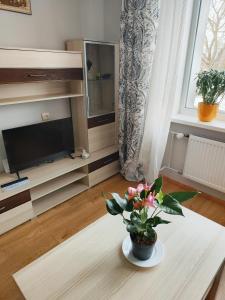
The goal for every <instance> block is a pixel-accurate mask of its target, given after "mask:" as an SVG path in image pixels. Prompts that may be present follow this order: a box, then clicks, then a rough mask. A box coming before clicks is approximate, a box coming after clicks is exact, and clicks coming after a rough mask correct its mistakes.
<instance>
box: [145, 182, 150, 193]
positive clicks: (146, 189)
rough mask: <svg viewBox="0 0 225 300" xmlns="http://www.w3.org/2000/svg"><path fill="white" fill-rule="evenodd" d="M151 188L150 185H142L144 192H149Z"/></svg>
mask: <svg viewBox="0 0 225 300" xmlns="http://www.w3.org/2000/svg"><path fill="white" fill-rule="evenodd" d="M151 187H152V184H150V185H148V184H147V183H145V184H144V190H145V191H150V190H151Z"/></svg>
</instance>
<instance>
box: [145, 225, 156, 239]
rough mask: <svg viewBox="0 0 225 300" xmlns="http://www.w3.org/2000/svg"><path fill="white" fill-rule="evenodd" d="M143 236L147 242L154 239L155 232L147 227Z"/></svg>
mask: <svg viewBox="0 0 225 300" xmlns="http://www.w3.org/2000/svg"><path fill="white" fill-rule="evenodd" d="M144 236H146V237H147V238H148V239H149V240H152V239H155V230H154V229H153V228H152V227H151V226H150V225H149V226H147V227H146V231H145V232H144Z"/></svg>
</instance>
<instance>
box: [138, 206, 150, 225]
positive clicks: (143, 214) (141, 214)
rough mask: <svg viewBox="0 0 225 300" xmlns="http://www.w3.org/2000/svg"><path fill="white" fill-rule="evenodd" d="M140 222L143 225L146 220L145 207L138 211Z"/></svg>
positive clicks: (146, 212) (146, 211) (146, 210)
mask: <svg viewBox="0 0 225 300" xmlns="http://www.w3.org/2000/svg"><path fill="white" fill-rule="evenodd" d="M140 218H141V222H142V223H145V222H146V221H147V219H148V209H147V208H146V207H145V208H143V209H142V210H141V211H140Z"/></svg>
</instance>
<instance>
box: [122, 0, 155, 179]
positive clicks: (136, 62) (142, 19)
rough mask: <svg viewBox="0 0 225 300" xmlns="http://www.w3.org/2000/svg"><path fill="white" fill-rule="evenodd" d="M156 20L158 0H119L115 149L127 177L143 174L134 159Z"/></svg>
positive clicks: (137, 155)
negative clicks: (118, 88) (117, 107)
mask: <svg viewBox="0 0 225 300" xmlns="http://www.w3.org/2000/svg"><path fill="white" fill-rule="evenodd" d="M158 20H159V0H122V11H121V25H120V30H121V41H120V91H119V93H120V101H119V113H120V130H119V150H120V162H121V169H122V171H121V173H122V174H123V175H124V176H125V178H126V179H128V180H141V179H142V178H143V171H142V166H141V165H140V164H139V163H138V159H139V153H140V148H141V143H142V138H143V132H144V122H145V104H146V100H147V99H148V97H149V91H150V75H151V69H152V63H153V56H154V50H155V44H156V32H157V27H158Z"/></svg>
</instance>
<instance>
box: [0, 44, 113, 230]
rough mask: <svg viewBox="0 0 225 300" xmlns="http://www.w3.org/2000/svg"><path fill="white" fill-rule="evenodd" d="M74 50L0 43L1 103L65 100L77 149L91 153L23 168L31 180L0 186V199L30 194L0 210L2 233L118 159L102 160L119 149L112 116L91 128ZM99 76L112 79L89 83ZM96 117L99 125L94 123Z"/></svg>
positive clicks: (7, 177)
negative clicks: (10, 186)
mask: <svg viewBox="0 0 225 300" xmlns="http://www.w3.org/2000/svg"><path fill="white" fill-rule="evenodd" d="M74 50H75V51H51V50H37V49H10V48H0V56H1V60H0V108H1V106H6V105H19V104H24V103H30V104H32V103H35V102H40V101H54V100H57V99H65V100H67V101H68V100H69V101H70V108H71V117H72V121H73V132H74V140H75V147H74V149H75V152H76V153H77V152H79V151H80V149H86V150H87V151H88V152H90V154H91V155H90V157H89V158H88V159H82V158H81V157H76V158H75V159H71V158H69V157H65V158H61V159H59V160H56V161H54V162H53V163H46V164H41V165H40V166H36V167H33V168H30V169H26V170H23V171H21V172H20V175H21V177H28V179H29V182H28V183H27V184H26V185H24V186H21V187H18V188H15V189H13V190H10V191H4V192H3V191H2V190H0V203H1V201H5V202H7V201H9V198H10V199H12V198H13V197H15V199H16V198H18V197H20V198H21V197H22V193H24V192H26V193H28V195H29V199H28V202H27V203H26V204H23V205H18V206H17V207H15V208H13V209H9V210H7V211H6V212H4V213H1V212H0V224H1V226H0V227H1V228H3V229H2V230H0V234H1V233H4V232H6V231H7V230H9V229H11V228H13V227H15V226H18V225H19V224H22V223H23V222H25V221H27V220H29V219H31V218H33V217H34V216H38V215H40V214H42V213H44V212H45V211H47V210H48V209H50V208H52V207H54V206H56V205H58V204H60V203H62V202H64V201H66V200H68V199H70V198H72V197H73V196H75V195H77V194H79V193H81V192H83V191H85V190H87V189H88V188H89V187H90V186H92V185H94V184H96V183H98V182H100V181H102V180H104V179H106V178H108V177H110V176H112V175H113V174H115V173H116V172H118V170H119V168H118V161H117V162H115V161H112V162H111V161H110V165H109V162H108V160H107V159H106V158H107V157H108V156H110V155H112V156H113V154H115V153H116V152H117V151H118V146H117V142H116V137H115V135H116V134H115V132H116V131H115V120H114V119H115V118H114V119H113V121H112V120H111V119H110V120H109V121H107V120H105V116H104V120H105V121H104V122H106V124H105V123H104V122H103V123H104V124H101V122H102V120H100V124H99V123H98V121H99V120H95V122H94V125H93V128H92V127H91V128H89V123H90V122H89V121H88V117H87V111H88V109H87V105H86V94H85V84H84V82H83V58H82V55H83V53H82V50H77V51H76V49H74ZM103 81H104V82H111V81H112V79H110V78H108V79H102V80H98V81H97V80H96V81H93V82H103ZM110 118H111V117H110ZM96 122H97V123H98V125H103V126H98V127H96V124H95V123H96ZM94 127H95V128H94ZM108 127H110V128H108ZM108 129H110V130H108ZM103 158H105V161H104V164H103V165H101V168H100V169H99V170H97V169H95V170H94V171H93V170H92V175H90V174H89V166H90V164H92V163H94V162H96V166H97V167H98V165H99V163H98V161H102V159H103ZM15 179H16V175H15V174H1V175H0V184H3V183H6V182H10V181H13V180H15Z"/></svg>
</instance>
